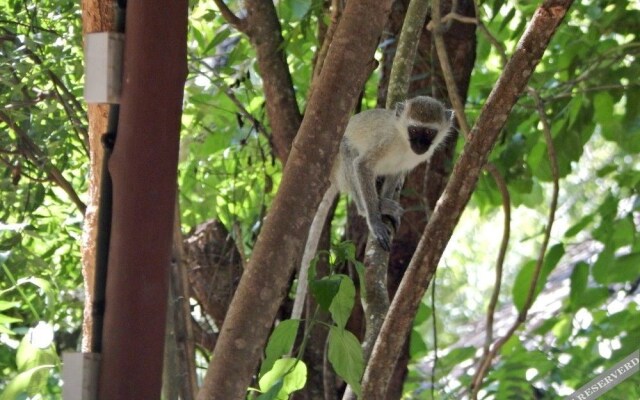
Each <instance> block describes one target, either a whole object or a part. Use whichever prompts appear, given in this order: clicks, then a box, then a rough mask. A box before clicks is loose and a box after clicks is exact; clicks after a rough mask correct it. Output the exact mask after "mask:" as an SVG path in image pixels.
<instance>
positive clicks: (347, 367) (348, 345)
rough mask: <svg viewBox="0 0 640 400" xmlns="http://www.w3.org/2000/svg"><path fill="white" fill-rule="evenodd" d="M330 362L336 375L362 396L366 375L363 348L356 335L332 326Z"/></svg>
mask: <svg viewBox="0 0 640 400" xmlns="http://www.w3.org/2000/svg"><path fill="white" fill-rule="evenodd" d="M328 358H329V362H331V365H332V366H333V369H334V370H335V371H336V373H337V374H338V375H339V376H340V377H341V378H342V379H344V381H345V382H347V383H348V384H349V385H350V386H351V389H353V392H354V393H356V394H357V395H360V391H361V389H360V380H361V379H362V374H363V373H364V356H363V354H362V347H360V342H358V338H356V337H355V335H354V334H353V333H351V332H349V331H347V330H346V329H341V328H338V327H336V326H332V327H331V329H330V330H329V353H328Z"/></svg>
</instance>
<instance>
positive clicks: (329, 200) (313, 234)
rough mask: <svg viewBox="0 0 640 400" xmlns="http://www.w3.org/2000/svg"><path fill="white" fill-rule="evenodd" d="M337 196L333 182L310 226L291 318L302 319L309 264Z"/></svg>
mask: <svg viewBox="0 0 640 400" xmlns="http://www.w3.org/2000/svg"><path fill="white" fill-rule="evenodd" d="M336 196H338V187H337V186H336V185H334V184H331V186H329V189H327V191H326V192H325V193H324V197H323V198H322V201H321V202H320V205H318V210H317V211H316V215H315V216H314V217H313V222H312V223H311V227H310V228H309V235H308V237H307V244H306V245H305V246H304V253H303V254H302V263H301V264H300V272H299V273H298V287H297V289H296V298H295V300H294V302H293V310H292V311H291V319H300V317H301V316H302V310H303V309H304V304H305V300H306V298H307V287H308V284H309V266H310V265H311V260H313V257H315V255H316V251H318V242H319V241H320V235H321V234H322V228H323V227H324V222H325V221H326V220H327V215H328V214H329V210H330V209H331V205H332V204H333V201H334V200H335V198H336Z"/></svg>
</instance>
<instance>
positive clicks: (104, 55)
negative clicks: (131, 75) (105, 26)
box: [84, 32, 124, 104]
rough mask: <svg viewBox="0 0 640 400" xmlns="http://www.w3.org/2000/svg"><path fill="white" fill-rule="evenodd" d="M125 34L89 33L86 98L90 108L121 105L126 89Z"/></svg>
mask: <svg viewBox="0 0 640 400" xmlns="http://www.w3.org/2000/svg"><path fill="white" fill-rule="evenodd" d="M123 50H124V34H122V33H116V32H96V33H88V34H86V35H85V37H84V56H85V68H84V72H85V78H84V98H85V100H86V101H87V103H89V104H118V103H120V89H121V87H122V56H123Z"/></svg>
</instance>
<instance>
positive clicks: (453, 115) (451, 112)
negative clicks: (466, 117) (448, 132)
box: [444, 110, 456, 122]
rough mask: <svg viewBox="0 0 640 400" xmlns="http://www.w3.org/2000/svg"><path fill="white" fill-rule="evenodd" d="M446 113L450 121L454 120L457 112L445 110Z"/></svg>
mask: <svg viewBox="0 0 640 400" xmlns="http://www.w3.org/2000/svg"><path fill="white" fill-rule="evenodd" d="M444 115H445V117H446V118H447V121H449V122H453V119H454V118H455V117H456V113H455V111H453V110H444Z"/></svg>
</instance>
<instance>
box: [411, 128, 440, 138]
mask: <svg viewBox="0 0 640 400" xmlns="http://www.w3.org/2000/svg"><path fill="white" fill-rule="evenodd" d="M408 130H409V137H410V138H411V139H415V138H416V137H417V136H425V137H426V138H428V139H433V138H434V137H436V135H437V134H438V130H437V129H431V128H428V127H426V126H420V125H409V127H408Z"/></svg>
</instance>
